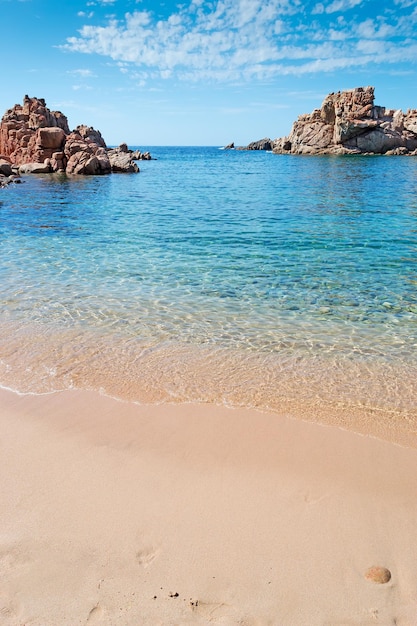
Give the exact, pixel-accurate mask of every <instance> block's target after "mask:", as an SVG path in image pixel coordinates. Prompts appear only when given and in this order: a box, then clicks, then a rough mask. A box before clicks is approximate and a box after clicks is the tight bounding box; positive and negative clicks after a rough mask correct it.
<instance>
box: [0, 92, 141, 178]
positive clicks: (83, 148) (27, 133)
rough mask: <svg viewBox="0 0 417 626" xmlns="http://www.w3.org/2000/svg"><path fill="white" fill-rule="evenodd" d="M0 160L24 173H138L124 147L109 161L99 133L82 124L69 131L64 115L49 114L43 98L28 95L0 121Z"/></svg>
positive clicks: (130, 153)
mask: <svg viewBox="0 0 417 626" xmlns="http://www.w3.org/2000/svg"><path fill="white" fill-rule="evenodd" d="M0 158H2V159H5V160H7V162H8V163H10V164H11V165H15V166H19V167H20V168H21V171H22V172H23V171H24V172H25V173H30V172H32V173H35V172H37V173H40V172H42V173H44V172H66V173H67V174H84V175H93V174H108V173H110V172H111V171H112V170H113V171H117V172H138V171H139V168H138V166H137V165H136V163H135V162H134V159H133V156H132V151H131V150H129V149H128V148H127V146H126V150H125V152H124V153H123V155H119V154H117V155H115V154H113V155H112V159H111V160H110V158H109V154H108V151H107V146H106V142H105V141H104V139H103V137H102V136H101V133H100V132H99V131H98V130H95V129H94V128H92V127H91V126H86V125H83V124H82V125H80V126H77V128H76V129H75V130H74V131H72V132H70V129H69V127H68V121H67V118H66V117H65V115H63V114H62V113H61V112H60V111H50V110H49V109H48V108H47V106H46V104H45V100H43V99H42V98H40V99H38V98H29V96H25V97H24V100H23V105H19V104H16V105H15V106H14V107H13V108H12V109H9V110H8V111H6V113H5V114H4V116H3V118H2V120H1V122H0ZM26 165H27V167H26Z"/></svg>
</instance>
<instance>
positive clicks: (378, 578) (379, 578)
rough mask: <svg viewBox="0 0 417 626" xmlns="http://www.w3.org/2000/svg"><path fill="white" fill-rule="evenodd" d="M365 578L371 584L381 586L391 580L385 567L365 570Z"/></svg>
mask: <svg viewBox="0 0 417 626" xmlns="http://www.w3.org/2000/svg"><path fill="white" fill-rule="evenodd" d="M365 578H366V580H370V581H371V582H373V583H377V584H379V585H383V584H385V583H388V582H389V581H390V580H391V572H390V571H389V569H387V568H386V567H379V566H378V565H374V566H373V567H370V568H369V569H367V570H366V572H365Z"/></svg>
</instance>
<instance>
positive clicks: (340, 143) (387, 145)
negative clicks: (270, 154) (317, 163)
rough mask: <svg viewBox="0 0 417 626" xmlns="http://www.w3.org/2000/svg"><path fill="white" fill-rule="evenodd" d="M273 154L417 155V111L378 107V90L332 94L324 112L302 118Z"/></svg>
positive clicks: (316, 111) (372, 88)
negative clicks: (375, 94)
mask: <svg viewBox="0 0 417 626" xmlns="http://www.w3.org/2000/svg"><path fill="white" fill-rule="evenodd" d="M273 151H274V152H276V153H279V154H412V155H417V109H409V110H408V111H407V112H406V113H403V112H402V111H401V110H400V109H397V110H395V109H386V108H385V107H381V106H375V104H374V87H357V88H355V89H351V90H348V91H342V92H340V91H339V92H337V93H331V94H329V95H328V96H327V97H326V98H325V99H324V101H323V103H322V105H321V108H320V109H315V110H314V111H313V112H312V113H307V114H305V115H300V116H299V117H298V119H297V120H296V121H295V122H294V124H293V127H292V129H291V132H290V134H289V135H288V137H282V138H280V139H276V140H275V141H274V142H273Z"/></svg>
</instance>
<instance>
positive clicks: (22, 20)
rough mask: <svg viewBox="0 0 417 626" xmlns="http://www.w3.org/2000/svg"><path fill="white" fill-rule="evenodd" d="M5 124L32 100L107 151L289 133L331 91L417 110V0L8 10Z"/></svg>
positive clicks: (22, 4)
mask: <svg viewBox="0 0 417 626" xmlns="http://www.w3.org/2000/svg"><path fill="white" fill-rule="evenodd" d="M0 22H1V31H2V32H1V38H0V51H1V58H2V59H3V63H2V79H1V87H0V116H2V115H3V113H4V112H5V111H6V110H7V109H9V108H11V107H12V106H13V105H14V104H16V103H22V102H23V97H24V95H25V94H28V95H29V96H31V97H33V96H36V97H38V98H45V100H46V104H47V106H48V107H49V108H50V109H51V110H59V111H62V112H63V113H64V114H65V115H66V116H67V117H68V121H69V125H70V128H75V127H76V126H77V125H78V124H87V125H89V126H93V127H94V128H96V129H98V130H100V131H101V133H102V135H103V137H104V139H105V141H106V142H107V144H108V145H118V144H120V143H122V142H126V143H128V144H129V145H131V146H144V147H146V146H158V145H207V146H212V145H214V146H222V145H226V144H228V143H230V142H234V143H235V145H236V146H237V145H247V144H248V143H249V142H251V141H255V140H258V139H262V138H264V137H270V138H272V139H275V138H277V137H282V136H286V135H288V133H289V132H290V130H291V126H292V123H293V121H295V120H296V118H297V117H298V115H301V114H303V113H310V112H311V111H312V110H313V109H315V108H319V107H320V106H321V103H322V101H323V99H324V98H325V96H326V95H327V94H328V93H330V92H336V91H342V90H345V89H352V88H354V87H360V86H366V85H373V86H374V87H375V104H377V105H380V106H386V107H388V108H395V109H398V108H400V109H403V110H407V109H408V108H417V75H416V74H417V0H311V1H310V0H210V1H209V0H182V2H181V1H180V2H176V1H175V0H165V1H161V2H160V1H159V0H74V1H65V0H62V1H61V2H59V3H58V2H57V0H0Z"/></svg>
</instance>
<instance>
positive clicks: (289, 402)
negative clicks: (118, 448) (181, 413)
mask: <svg viewBox="0 0 417 626" xmlns="http://www.w3.org/2000/svg"><path fill="white" fill-rule="evenodd" d="M152 153H153V154H154V155H155V156H157V157H158V160H157V161H151V162H144V163H143V164H141V170H142V171H141V173H140V174H139V175H138V176H125V175H113V176H110V177H93V178H75V179H71V180H69V179H67V178H66V177H63V176H54V177H48V176H39V177H28V178H27V179H26V183H25V185H22V186H19V187H8V188H7V189H6V190H3V192H2V195H1V197H0V220H1V222H0V236H1V242H2V263H1V270H0V271H1V273H0V279H1V280H0V301H1V304H2V312H1V316H0V382H1V383H2V384H3V385H5V386H8V387H13V388H15V389H17V390H19V391H24V392H27V391H30V392H39V393H41V392H48V391H51V390H54V389H65V388H70V387H81V388H84V387H85V388H94V389H103V390H105V391H106V392H107V393H110V394H112V395H116V396H119V397H124V398H129V399H133V400H138V401H167V400H174V401H190V400H202V401H210V402H226V403H229V404H233V405H244V406H258V407H261V408H265V409H269V410H282V408H283V407H284V408H285V410H289V411H290V412H291V411H293V410H294V411H295V412H297V411H300V410H301V409H300V407H302V410H304V411H306V410H310V409H311V410H312V409H313V408H314V410H317V409H318V408H319V409H323V410H331V411H333V412H335V411H336V412H337V411H339V412H343V411H344V412H345V413H346V411H347V412H351V413H353V412H356V413H358V412H360V411H367V412H368V414H369V415H371V414H372V419H374V420H383V419H385V420H391V419H392V416H395V420H396V421H397V422H404V424H406V425H407V427H409V428H412V427H413V426H412V425H413V424H414V423H415V419H416V407H415V404H416V402H415V401H416V383H415V381H416V380H417V377H416V373H417V371H416V366H417V359H416V347H417V293H416V284H417V272H416V259H417V254H416V252H417V230H416V225H417V193H416V192H417V160H416V159H413V158H394V157H391V158H390V157H374V158H363V157H358V158H355V157H353V158H340V157H338V158H337V157H315V158H308V157H307V158H305V157H294V156H276V155H273V154H266V153H253V152H250V153H242V152H234V151H220V150H218V149H210V148H154V149H152Z"/></svg>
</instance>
